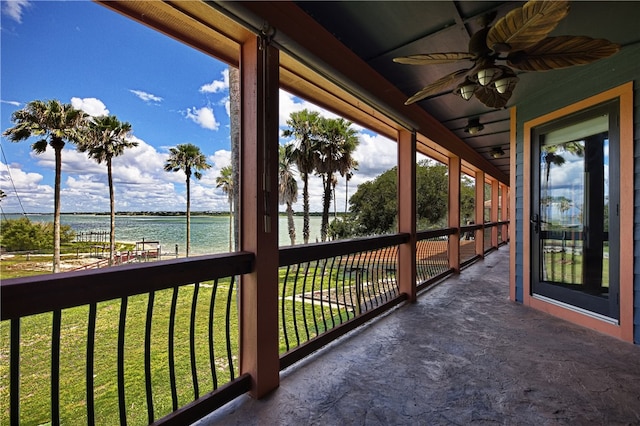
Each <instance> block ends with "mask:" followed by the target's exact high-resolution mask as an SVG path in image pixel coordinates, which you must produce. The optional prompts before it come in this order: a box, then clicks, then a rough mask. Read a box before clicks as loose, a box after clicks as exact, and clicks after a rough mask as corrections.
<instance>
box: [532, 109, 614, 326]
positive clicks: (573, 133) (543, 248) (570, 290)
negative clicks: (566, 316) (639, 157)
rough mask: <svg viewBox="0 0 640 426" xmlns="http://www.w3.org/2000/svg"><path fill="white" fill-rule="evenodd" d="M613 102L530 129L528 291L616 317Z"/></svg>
mask: <svg viewBox="0 0 640 426" xmlns="http://www.w3.org/2000/svg"><path fill="white" fill-rule="evenodd" d="M611 106H612V105H611V104H607V105H604V106H600V107H598V108H596V109H593V110H589V111H587V112H584V113H581V114H580V115H578V116H574V117H572V118H570V119H565V120H562V121H560V122H555V123H552V124H549V125H545V126H542V127H541V128H539V129H535V130H534V138H533V140H534V143H535V145H536V150H535V151H534V152H535V153H537V155H536V163H537V164H536V165H535V166H534V167H535V168H534V176H533V178H534V182H533V185H532V188H533V194H532V201H533V203H532V206H534V207H533V208H532V217H531V226H532V234H531V235H532V257H533V258H532V265H534V267H533V270H532V292H533V294H537V295H541V296H545V297H548V298H551V299H554V300H557V301H560V302H563V303H566V304H569V305H572V306H575V307H578V308H581V309H584V310H587V311H590V312H594V313H597V314H600V315H604V316H607V317H610V318H614V319H617V318H618V316H619V312H618V285H617V280H618V278H617V276H618V273H617V269H616V268H615V267H611V265H617V259H618V255H617V251H616V250H615V248H616V247H618V244H617V239H618V234H617V229H618V226H617V223H618V219H617V217H618V210H617V209H618V195H619V194H618V191H617V190H614V189H615V188H617V187H618V185H617V182H618V180H617V176H618V170H617V167H610V165H613V164H618V158H617V149H616V147H617V143H614V141H616V140H617V129H616V128H615V126H616V121H615V120H612V118H613V116H612V114H613V113H612V111H615V109H614V108H611Z"/></svg>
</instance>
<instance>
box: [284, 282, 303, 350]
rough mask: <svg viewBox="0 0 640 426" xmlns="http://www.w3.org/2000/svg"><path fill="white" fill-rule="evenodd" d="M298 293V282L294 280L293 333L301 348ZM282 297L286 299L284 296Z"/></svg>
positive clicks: (292, 300) (292, 297) (292, 304)
mask: <svg viewBox="0 0 640 426" xmlns="http://www.w3.org/2000/svg"><path fill="white" fill-rule="evenodd" d="M297 292H298V280H293V292H292V293H291V318H292V319H293V331H294V332H295V334H296V346H300V333H299V332H298V317H297V316H296V293H297ZM282 296H283V299H284V295H282ZM303 311H304V309H303Z"/></svg>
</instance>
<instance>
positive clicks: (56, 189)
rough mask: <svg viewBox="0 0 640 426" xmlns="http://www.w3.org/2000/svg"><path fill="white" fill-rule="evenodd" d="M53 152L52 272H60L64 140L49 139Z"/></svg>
mask: <svg viewBox="0 0 640 426" xmlns="http://www.w3.org/2000/svg"><path fill="white" fill-rule="evenodd" d="M51 147H52V148H53V150H54V152H55V164H56V165H55V167H56V171H55V182H54V186H53V273H54V274H55V273H57V272H60V175H61V174H62V148H63V147H64V142H63V141H62V140H59V139H53V140H52V141H51Z"/></svg>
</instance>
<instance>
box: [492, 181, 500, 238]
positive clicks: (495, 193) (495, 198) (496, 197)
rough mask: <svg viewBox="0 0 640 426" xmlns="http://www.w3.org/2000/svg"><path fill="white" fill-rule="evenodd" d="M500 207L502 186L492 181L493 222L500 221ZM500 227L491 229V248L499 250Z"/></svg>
mask: <svg viewBox="0 0 640 426" xmlns="http://www.w3.org/2000/svg"><path fill="white" fill-rule="evenodd" d="M499 205H500V185H499V182H498V181H497V180H496V179H493V178H492V179H491V222H497V221H498V206H499ZM498 242H499V241H498V227H497V226H494V227H493V228H491V247H493V248H496V249H497V248H498Z"/></svg>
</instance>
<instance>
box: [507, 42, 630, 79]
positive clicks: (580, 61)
mask: <svg viewBox="0 0 640 426" xmlns="http://www.w3.org/2000/svg"><path fill="white" fill-rule="evenodd" d="M618 50H620V45H618V44H616V43H612V42H610V41H609V40H604V39H593V38H591V37H586V36H560V37H548V38H546V39H544V40H542V41H541V42H540V43H538V44H536V45H535V46H533V47H531V48H529V49H527V50H525V51H523V52H516V53H515V54H513V55H509V56H508V57H507V64H508V65H509V66H511V67H513V68H517V69H520V70H524V71H548V70H553V69H560V68H567V67H572V66H574V65H585V64H590V63H591V62H595V61H597V60H599V59H603V58H607V57H609V56H611V55H613V54H615V53H616V52H618Z"/></svg>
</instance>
